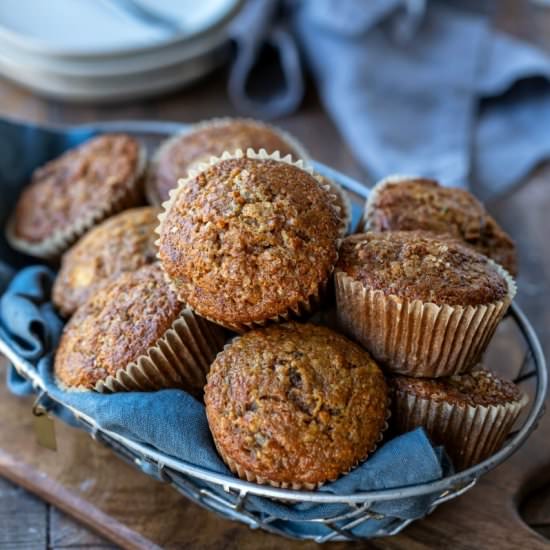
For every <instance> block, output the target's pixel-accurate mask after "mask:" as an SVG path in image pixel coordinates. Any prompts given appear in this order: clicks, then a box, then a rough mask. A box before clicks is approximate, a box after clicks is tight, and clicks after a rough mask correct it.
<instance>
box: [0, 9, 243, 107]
mask: <svg viewBox="0 0 550 550" xmlns="http://www.w3.org/2000/svg"><path fill="white" fill-rule="evenodd" d="M241 3H242V0H0V74H1V75H3V76H5V77H7V78H9V79H11V80H14V81H16V82H18V83H20V84H22V85H23V86H26V87H28V88H31V89H32V90H34V91H36V92H38V93H41V94H44V95H46V96H49V97H55V98H60V99H65V100H71V101H83V102H92V101H93V102H98V101H116V100H121V99H132V98H137V97H144V96H150V95H154V94H156V93H159V92H163V91H167V90H171V89H175V88H177V87H180V86H183V85H185V84H189V83H191V82H193V81H194V80H196V79H197V78H199V77H201V76H203V75H205V74H206V73H208V72H210V71H211V70H213V69H214V68H216V67H217V66H218V65H219V64H220V63H222V62H223V61H224V60H225V59H226V56H227V46H228V26H229V24H230V23H231V22H232V21H233V19H234V17H235V15H236V14H237V12H238V10H239V8H240V6H241Z"/></svg>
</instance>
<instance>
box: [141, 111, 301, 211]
mask: <svg viewBox="0 0 550 550" xmlns="http://www.w3.org/2000/svg"><path fill="white" fill-rule="evenodd" d="M229 122H246V123H249V124H253V125H254V126H257V127H259V128H264V129H266V130H269V131H270V132H273V133H274V134H277V135H278V136H279V137H280V138H281V139H282V140H284V141H286V142H287V143H288V145H290V147H291V148H292V149H293V150H294V151H295V152H296V154H297V155H298V157H299V158H301V159H302V160H304V161H308V160H309V158H310V155H309V153H308V152H307V151H306V149H305V147H304V146H303V145H302V144H301V143H300V142H299V141H298V140H297V139H296V138H295V137H294V136H293V135H292V134H289V133H288V132H285V131H284V130H282V129H281V128H278V127H277V126H272V125H271V124H266V123H265V122H262V121H259V120H254V119H252V118H232V117H219V118H211V119H208V120H203V121H202V122H198V123H197V124H193V125H192V126H190V127H189V128H188V129H186V130H184V131H183V132H180V133H177V134H175V135H173V136H171V137H169V138H168V139H166V140H165V141H163V142H162V143H161V144H160V145H159V147H158V149H157V150H156V152H155V154H154V155H153V158H152V159H151V162H150V163H149V169H148V170H147V176H146V179H145V195H146V198H147V201H148V202H149V203H150V204H152V205H153V206H159V205H160V204H161V203H162V200H161V198H160V197H159V193H158V190H157V187H156V184H155V181H156V177H155V175H156V172H157V168H158V165H159V162H160V159H161V157H162V155H163V154H164V152H165V151H166V150H167V149H170V147H172V145H173V144H174V143H175V142H177V141H178V140H179V139H180V138H181V137H182V136H186V135H188V134H191V133H194V132H197V131H201V130H204V129H205V128H212V127H214V128H216V127H222V126H225V125H226V124H228V123H229ZM229 152H231V151H229ZM186 176H187V174H181V177H186ZM176 187H177V185H176Z"/></svg>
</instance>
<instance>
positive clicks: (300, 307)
mask: <svg viewBox="0 0 550 550" xmlns="http://www.w3.org/2000/svg"><path fill="white" fill-rule="evenodd" d="M244 157H246V158H249V159H256V160H275V161H277V162H283V163H286V164H289V165H291V166H295V167H297V168H299V169H300V170H304V171H305V172H307V173H308V174H310V175H311V176H313V177H314V178H315V180H316V181H317V183H318V184H319V187H321V188H322V189H323V190H324V191H326V192H327V195H328V197H329V199H330V200H331V201H332V208H333V210H334V211H335V212H336V213H337V214H338V215H339V214H340V207H339V206H338V199H337V197H336V195H334V194H333V193H331V190H330V186H329V185H328V184H327V183H325V182H323V181H322V178H321V176H319V175H317V174H315V172H314V171H313V169H312V168H311V167H310V166H309V165H307V164H305V163H304V162H303V161H302V160H298V161H294V160H292V157H291V156H290V155H286V156H285V157H281V154H280V153H279V151H275V152H274V153H267V151H266V150H265V149H260V150H259V151H258V152H256V151H254V150H253V149H248V150H247V151H246V153H245V152H243V151H242V150H240V149H238V150H237V151H236V152H234V153H228V152H225V153H223V155H222V156H221V157H212V158H211V159H210V162H208V163H204V164H200V165H198V166H197V167H196V169H193V170H190V171H189V174H188V176H187V177H186V178H183V179H181V180H179V182H178V187H176V188H175V189H172V190H171V191H170V198H169V199H168V200H167V201H166V202H164V203H163V204H162V207H163V212H161V213H160V214H159V222H160V223H159V226H158V227H157V229H156V233H157V234H158V235H159V237H160V235H162V230H163V224H164V221H165V219H166V216H167V214H168V213H169V212H170V209H171V208H172V205H173V204H174V202H175V200H176V198H177V195H178V192H179V190H180V189H182V188H183V187H185V185H186V184H187V182H188V181H189V180H191V179H194V178H196V177H197V175H198V174H200V173H201V172H203V171H204V170H206V169H208V168H209V167H211V166H214V165H216V164H218V163H219V162H222V161H226V160H232V159H240V158H244ZM339 222H340V223H339V230H338V234H339V237H340V236H341V235H342V234H343V232H345V229H344V227H345V226H344V224H345V222H344V220H343V219H342V218H341V217H340V218H339ZM339 242H340V239H339V238H337V242H336V254H335V258H334V261H333V264H332V267H331V269H330V270H329V271H328V272H327V276H326V279H325V280H324V281H321V282H320V283H319V285H318V288H317V291H316V292H315V293H314V294H312V295H310V296H308V297H307V298H306V299H305V300H302V301H300V302H298V303H296V304H293V305H290V306H288V307H287V309H286V310H285V311H282V312H281V313H279V314H278V315H275V316H272V317H269V318H266V319H258V320H254V321H250V322H235V323H233V322H227V321H224V320H221V319H215V318H213V317H212V316H208V315H205V314H204V313H201V312H200V311H198V309H197V308H196V307H192V306H191V305H189V304H187V306H188V307H189V308H191V309H194V310H195V311H196V313H197V314H198V315H201V316H203V317H205V318H206V319H208V320H210V321H212V322H213V323H216V324H218V325H221V326H223V327H225V328H228V329H229V330H233V331H235V332H238V333H243V332H246V331H247V330H249V329H251V328H255V327H256V328H257V327H262V326H265V325H266V324H268V323H272V322H283V321H288V320H289V319H291V318H297V317H304V316H308V315H311V314H312V313H313V311H315V309H316V308H317V307H318V306H319V304H321V303H322V301H323V296H324V293H325V292H326V291H327V287H328V285H329V282H330V281H331V276H332V273H333V271H334V266H335V265H336V262H337V261H338V248H339ZM156 245H157V247H160V238H159V239H158V240H157V241H156ZM158 259H159V262H160V265H161V267H162V268H163V271H164V267H163V263H162V260H161V258H160V254H158ZM164 274H165V277H166V280H167V282H168V284H169V285H170V287H171V288H172V289H173V290H174V292H175V293H176V294H177V295H178V298H179V299H180V300H181V301H182V302H185V303H187V301H186V299H185V298H184V297H183V296H182V295H181V294H180V292H179V289H177V288H176V287H175V285H174V283H173V281H172V280H171V279H170V277H169V275H168V274H167V273H166V272H165V271H164Z"/></svg>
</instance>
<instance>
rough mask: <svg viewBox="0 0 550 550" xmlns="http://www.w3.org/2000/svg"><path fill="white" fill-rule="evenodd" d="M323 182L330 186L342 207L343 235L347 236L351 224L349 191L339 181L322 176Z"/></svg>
mask: <svg viewBox="0 0 550 550" xmlns="http://www.w3.org/2000/svg"><path fill="white" fill-rule="evenodd" d="M322 180H323V182H325V183H326V184H327V185H328V186H329V187H330V192H331V193H332V194H333V195H335V196H336V200H337V204H338V206H339V207H340V217H341V219H342V230H341V233H340V236H341V237H345V236H346V234H347V232H348V229H349V227H350V224H351V208H352V207H351V201H350V199H349V196H348V194H347V192H346V191H345V190H344V189H343V188H342V187H341V186H340V184H338V183H337V182H335V181H333V180H331V179H330V178H327V177H325V176H322Z"/></svg>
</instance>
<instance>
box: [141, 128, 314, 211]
mask: <svg viewBox="0 0 550 550" xmlns="http://www.w3.org/2000/svg"><path fill="white" fill-rule="evenodd" d="M248 148H251V149H254V150H256V151H259V150H260V149H265V150H266V151H267V152H268V153H273V152H275V151H279V153H280V154H281V155H282V156H285V155H291V156H292V157H293V158H295V159H306V158H307V157H308V155H307V153H306V152H305V150H304V148H303V147H302V145H300V143H298V142H297V141H296V139H294V138H293V137H292V136H290V135H289V134H288V133H286V132H283V131H282V130H280V129H278V128H275V127H273V126H269V125H267V124H264V123H262V122H259V121H257V120H250V119H239V118H222V119H214V120H209V121H206V122H203V123H199V124H196V125H195V126H193V127H192V128H191V130H190V131H188V132H185V133H184V134H181V135H176V136H174V137H172V138H170V139H168V140H167V141H165V142H164V143H163V144H162V145H161V146H160V147H159V149H158V151H157V153H156V154H155V156H154V158H153V160H152V162H151V165H150V168H149V171H148V175H147V183H146V192H147V198H148V200H149V202H150V203H151V204H155V205H158V204H161V203H162V202H164V201H166V200H168V198H169V191H170V190H171V189H173V188H175V187H177V183H178V180H179V179H180V178H183V177H185V176H187V173H188V171H189V169H191V168H196V167H197V166H198V165H199V164H202V163H205V162H208V161H209V160H210V159H211V157H219V156H221V155H222V154H223V153H224V152H226V151H228V152H229V153H234V152H235V151H237V149H242V150H243V151H246V149H248Z"/></svg>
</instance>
